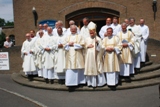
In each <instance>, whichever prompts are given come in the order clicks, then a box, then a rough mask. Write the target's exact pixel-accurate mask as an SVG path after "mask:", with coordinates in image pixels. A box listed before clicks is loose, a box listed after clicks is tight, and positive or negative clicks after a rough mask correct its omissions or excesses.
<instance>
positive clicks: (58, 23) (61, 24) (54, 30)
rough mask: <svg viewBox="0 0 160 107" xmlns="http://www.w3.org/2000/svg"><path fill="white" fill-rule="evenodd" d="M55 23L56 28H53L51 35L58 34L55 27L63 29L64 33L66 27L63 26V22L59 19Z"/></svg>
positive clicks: (64, 32)
mask: <svg viewBox="0 0 160 107" xmlns="http://www.w3.org/2000/svg"><path fill="white" fill-rule="evenodd" d="M56 23H57V25H56V28H55V29H53V35H54V36H58V33H57V28H59V27H61V28H62V30H63V34H64V35H65V34H66V31H67V29H66V28H65V27H64V26H63V22H62V21H61V20H58V21H57V22H56Z"/></svg>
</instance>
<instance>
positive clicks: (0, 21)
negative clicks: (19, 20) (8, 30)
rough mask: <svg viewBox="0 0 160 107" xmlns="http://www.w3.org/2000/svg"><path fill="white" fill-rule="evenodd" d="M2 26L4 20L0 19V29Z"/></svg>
mask: <svg viewBox="0 0 160 107" xmlns="http://www.w3.org/2000/svg"><path fill="white" fill-rule="evenodd" d="M4 24H5V20H4V19H2V18H0V27H2V26H4Z"/></svg>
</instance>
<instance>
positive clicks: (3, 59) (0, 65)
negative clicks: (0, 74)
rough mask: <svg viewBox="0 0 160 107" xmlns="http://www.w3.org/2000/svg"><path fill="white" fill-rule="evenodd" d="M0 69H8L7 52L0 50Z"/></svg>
mask: <svg viewBox="0 0 160 107" xmlns="http://www.w3.org/2000/svg"><path fill="white" fill-rule="evenodd" d="M0 70H9V55H8V52H0Z"/></svg>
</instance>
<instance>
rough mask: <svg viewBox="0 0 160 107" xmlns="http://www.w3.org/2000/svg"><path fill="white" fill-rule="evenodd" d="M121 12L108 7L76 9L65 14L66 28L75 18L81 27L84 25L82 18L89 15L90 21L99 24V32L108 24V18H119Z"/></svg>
mask: <svg viewBox="0 0 160 107" xmlns="http://www.w3.org/2000/svg"><path fill="white" fill-rule="evenodd" d="M119 16H120V13H119V12H118V11H115V10H111V9H106V8H86V9H81V10H77V11H74V12H72V13H70V14H68V15H66V16H65V19H66V21H65V25H66V28H68V27H69V21H70V20H74V21H75V23H76V25H77V26H78V27H79V28H81V27H82V26H83V23H82V19H83V18H84V17H87V18H89V19H90V21H93V22H94V23H96V24H97V34H98V32H99V31H100V29H101V27H102V26H104V25H105V24H106V18H107V17H110V18H113V17H117V18H118V19H119Z"/></svg>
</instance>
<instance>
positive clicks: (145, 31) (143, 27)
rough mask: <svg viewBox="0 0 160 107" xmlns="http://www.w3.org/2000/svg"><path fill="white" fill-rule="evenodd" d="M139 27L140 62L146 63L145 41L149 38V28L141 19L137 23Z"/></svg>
mask: <svg viewBox="0 0 160 107" xmlns="http://www.w3.org/2000/svg"><path fill="white" fill-rule="evenodd" d="M139 27H140V30H141V34H142V37H141V52H140V54H141V62H142V63H144V62H146V52H147V40H148V37H149V28H148V26H147V25H145V20H144V19H143V18H141V19H140V21H139Z"/></svg>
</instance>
